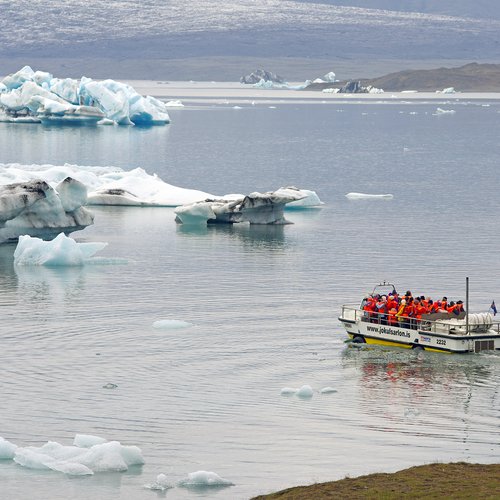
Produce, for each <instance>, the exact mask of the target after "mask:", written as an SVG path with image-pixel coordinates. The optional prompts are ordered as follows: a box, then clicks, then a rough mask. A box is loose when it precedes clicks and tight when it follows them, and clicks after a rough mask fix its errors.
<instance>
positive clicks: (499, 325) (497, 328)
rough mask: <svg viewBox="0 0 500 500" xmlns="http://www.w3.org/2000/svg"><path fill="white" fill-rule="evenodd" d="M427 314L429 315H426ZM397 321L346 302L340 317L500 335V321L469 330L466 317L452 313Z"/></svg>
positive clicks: (444, 331)
mask: <svg viewBox="0 0 500 500" xmlns="http://www.w3.org/2000/svg"><path fill="white" fill-rule="evenodd" d="M424 316H427V315H424ZM398 318H399V319H397V320H396V321H395V320H394V319H390V318H389V316H388V315H387V314H386V313H378V312H372V311H364V310H362V309H360V307H359V305H355V304H346V305H343V306H342V313H341V316H340V319H344V320H347V321H355V322H358V321H363V322H366V323H374V324H378V325H384V326H392V327H396V328H407V329H412V330H417V329H418V330H421V331H426V332H430V333H439V334H445V335H467V334H479V333H485V332H488V333H496V334H497V335H500V321H498V320H496V321H488V322H479V323H477V322H476V323H474V324H469V325H468V327H469V329H468V332H467V331H466V328H467V324H466V321H465V320H464V319H456V317H455V316H453V315H452V314H450V315H449V316H448V317H446V316H444V317H441V318H439V319H436V320H432V319H428V318H425V317H424V318H422V319H417V318H415V317H406V316H399V317H398Z"/></svg>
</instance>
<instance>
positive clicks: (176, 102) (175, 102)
mask: <svg viewBox="0 0 500 500" xmlns="http://www.w3.org/2000/svg"><path fill="white" fill-rule="evenodd" d="M165 106H167V108H183V107H184V104H183V103H182V101H179V100H178V99H174V100H172V101H168V102H166V103H165Z"/></svg>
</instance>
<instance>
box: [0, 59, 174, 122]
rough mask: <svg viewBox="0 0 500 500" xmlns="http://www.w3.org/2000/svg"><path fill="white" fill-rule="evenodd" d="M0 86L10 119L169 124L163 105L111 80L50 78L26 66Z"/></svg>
mask: <svg viewBox="0 0 500 500" xmlns="http://www.w3.org/2000/svg"><path fill="white" fill-rule="evenodd" d="M0 85H1V88H0V108H1V109H3V111H4V113H5V114H7V115H8V116H11V117H12V118H17V115H18V114H21V115H24V114H29V115H30V116H32V117H37V118H40V120H41V121H42V123H58V124H64V123H71V124H77V123H78V124H96V123H98V122H100V121H101V120H102V119H103V118H107V119H108V120H112V121H113V122H114V123H118V124H120V125H133V124H136V125H165V124H167V123H170V117H169V115H168V112H167V106H166V104H165V103H164V102H162V101H160V100H158V99H155V98H154V97H151V96H146V97H144V96H141V95H140V94H138V93H137V92H136V91H135V90H134V89H133V88H132V87H131V86H130V85H127V84H124V83H120V82H116V81H114V80H104V81H102V82H101V81H100V82H98V81H94V80H92V79H91V78H86V77H82V78H81V79H80V80H75V79H71V78H64V79H60V78H53V77H52V75H50V74H49V73H45V72H42V71H36V72H35V71H33V70H32V69H31V68H30V67H29V66H25V67H24V68H22V69H21V70H19V71H18V72H17V73H14V74H12V75H9V76H7V77H6V78H4V79H3V81H2V83H1V84H0Z"/></svg>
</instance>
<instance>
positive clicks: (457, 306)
mask: <svg viewBox="0 0 500 500" xmlns="http://www.w3.org/2000/svg"><path fill="white" fill-rule="evenodd" d="M462 312H464V303H463V302H462V301H461V300H458V301H457V303H456V304H455V310H454V311H453V314H456V315H457V316H458V315H459V314H460V313H462Z"/></svg>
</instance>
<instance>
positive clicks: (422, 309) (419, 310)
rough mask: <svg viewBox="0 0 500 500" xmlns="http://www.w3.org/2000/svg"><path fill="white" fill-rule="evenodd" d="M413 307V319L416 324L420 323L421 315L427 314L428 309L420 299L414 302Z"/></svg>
mask: <svg viewBox="0 0 500 500" xmlns="http://www.w3.org/2000/svg"><path fill="white" fill-rule="evenodd" d="M414 307H415V317H416V319H417V323H420V322H421V321H422V314H427V312H428V309H427V307H426V306H425V304H424V302H423V301H422V300H421V299H416V300H415V306H414Z"/></svg>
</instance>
